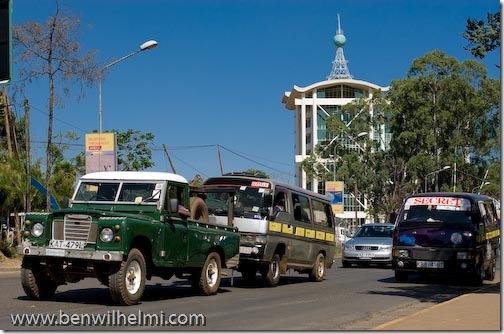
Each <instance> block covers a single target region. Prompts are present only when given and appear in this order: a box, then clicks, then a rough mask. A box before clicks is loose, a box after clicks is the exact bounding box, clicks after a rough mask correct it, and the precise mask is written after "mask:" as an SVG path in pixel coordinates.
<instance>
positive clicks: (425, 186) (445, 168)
mask: <svg viewBox="0 0 504 334" xmlns="http://www.w3.org/2000/svg"><path fill="white" fill-rule="evenodd" d="M450 168H451V166H444V167H443V168H441V169H438V170H435V171H433V172H430V173H427V174H426V175H425V178H424V192H425V193H426V192H427V177H428V176H429V175H432V174H437V173H440V172H442V171H444V170H447V169H450Z"/></svg>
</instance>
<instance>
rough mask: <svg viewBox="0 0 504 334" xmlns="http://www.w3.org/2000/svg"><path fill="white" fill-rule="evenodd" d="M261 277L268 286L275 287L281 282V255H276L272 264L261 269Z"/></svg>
mask: <svg viewBox="0 0 504 334" xmlns="http://www.w3.org/2000/svg"><path fill="white" fill-rule="evenodd" d="M261 276H262V278H263V281H264V283H265V284H266V286H269V287H274V286H277V285H278V282H279V281H280V255H278V254H275V255H273V258H272V259H271V261H270V263H268V264H267V265H265V266H264V267H263V268H262V269H261Z"/></svg>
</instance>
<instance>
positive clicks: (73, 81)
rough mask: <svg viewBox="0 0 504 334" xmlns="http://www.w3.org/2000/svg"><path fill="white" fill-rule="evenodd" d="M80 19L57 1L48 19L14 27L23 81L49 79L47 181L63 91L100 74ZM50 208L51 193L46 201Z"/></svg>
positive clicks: (47, 182)
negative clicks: (83, 44)
mask: <svg viewBox="0 0 504 334" xmlns="http://www.w3.org/2000/svg"><path fill="white" fill-rule="evenodd" d="M79 29H80V21H79V19H77V18H76V17H74V16H72V15H66V14H63V13H62V11H61V10H60V8H59V5H58V4H56V11H55V13H54V15H52V16H50V17H49V18H48V19H47V21H46V22H44V23H39V22H26V23H24V24H21V25H19V26H17V27H15V28H14V33H13V44H14V50H15V52H16V55H15V59H17V66H18V68H19V71H18V74H19V82H20V83H22V84H26V83H30V82H32V81H33V80H39V79H47V83H48V104H47V105H48V127H47V146H46V155H47V157H48V159H47V162H46V176H45V182H46V184H49V183H50V182H51V172H52V170H53V166H52V162H53V160H54V158H52V154H53V153H54V151H55V149H54V147H53V123H54V114H55V109H56V107H57V106H58V105H61V103H60V102H61V101H62V100H61V95H62V94H64V95H68V94H69V92H70V89H71V88H75V87H80V88H81V90H80V93H81V94H82V92H83V88H84V86H86V85H88V86H89V85H92V84H93V82H94V80H95V78H96V64H95V61H94V53H93V52H88V53H83V52H82V51H81V48H80V44H79V43H78V33H79ZM46 206H47V209H48V210H49V208H50V201H49V197H48V198H47V202H46Z"/></svg>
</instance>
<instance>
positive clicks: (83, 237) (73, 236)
mask: <svg viewBox="0 0 504 334" xmlns="http://www.w3.org/2000/svg"><path fill="white" fill-rule="evenodd" d="M97 229H98V227H97V225H96V223H93V221H92V219H91V216H88V215H65V217H64V219H63V220H61V219H56V220H54V222H53V239H56V240H75V241H85V242H87V243H96V234H97Z"/></svg>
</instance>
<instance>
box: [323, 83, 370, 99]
mask: <svg viewBox="0 0 504 334" xmlns="http://www.w3.org/2000/svg"><path fill="white" fill-rule="evenodd" d="M363 96H364V92H363V90H362V89H358V88H355V87H351V86H347V85H336V86H331V87H325V88H321V89H318V90H317V97H318V98H321V99H324V98H326V99H334V98H336V99H340V98H346V99H347V98H350V99H353V98H360V97H363Z"/></svg>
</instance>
